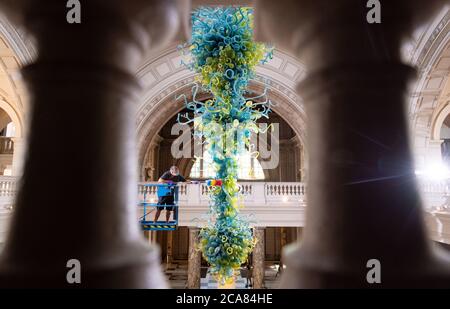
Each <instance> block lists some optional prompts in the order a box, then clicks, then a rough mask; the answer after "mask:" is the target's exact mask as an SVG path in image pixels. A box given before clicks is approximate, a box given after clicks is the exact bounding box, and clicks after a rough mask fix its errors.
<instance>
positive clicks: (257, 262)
mask: <svg viewBox="0 0 450 309" xmlns="http://www.w3.org/2000/svg"><path fill="white" fill-rule="evenodd" d="M264 232H265V228H264V227H255V231H254V233H255V237H256V239H257V243H256V246H255V248H254V249H253V288H254V289H262V288H264V273H265V242H264V236H265V234H264Z"/></svg>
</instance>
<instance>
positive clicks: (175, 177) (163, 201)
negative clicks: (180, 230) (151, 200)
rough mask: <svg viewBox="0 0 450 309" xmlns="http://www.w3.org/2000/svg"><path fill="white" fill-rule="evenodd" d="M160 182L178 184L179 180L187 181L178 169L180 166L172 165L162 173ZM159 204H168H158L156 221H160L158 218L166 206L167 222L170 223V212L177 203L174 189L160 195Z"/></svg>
mask: <svg viewBox="0 0 450 309" xmlns="http://www.w3.org/2000/svg"><path fill="white" fill-rule="evenodd" d="M158 182H159V183H166V184H176V183H177V182H186V179H184V177H183V176H181V175H180V170H179V169H178V167H176V166H172V167H171V168H170V170H168V171H167V172H165V173H164V174H162V176H161V177H160V178H159V179H158ZM158 205H166V206H157V210H156V214H155V219H154V221H155V222H156V221H158V218H159V216H160V215H161V211H162V210H163V209H164V208H166V222H167V223H169V219H170V213H171V211H173V210H174V209H173V208H174V206H173V205H175V200H174V191H173V190H170V191H169V193H168V194H167V195H165V196H159V197H158Z"/></svg>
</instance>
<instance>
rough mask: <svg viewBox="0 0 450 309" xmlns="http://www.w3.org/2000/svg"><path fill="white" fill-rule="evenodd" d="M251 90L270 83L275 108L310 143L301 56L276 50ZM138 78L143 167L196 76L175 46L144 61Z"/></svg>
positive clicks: (187, 93)
mask: <svg viewBox="0 0 450 309" xmlns="http://www.w3.org/2000/svg"><path fill="white" fill-rule="evenodd" d="M256 73H257V74H256V78H255V79H254V80H253V81H252V82H251V83H250V87H249V88H250V90H251V91H254V92H256V93H261V92H262V91H263V89H264V88H265V85H267V88H268V90H269V93H270V95H269V97H270V99H271V100H272V101H274V102H279V104H277V106H275V107H274V108H273V110H274V111H275V112H276V113H277V114H278V115H280V116H281V117H282V118H283V119H284V120H285V121H286V122H287V123H288V124H289V125H290V126H291V128H292V129H293V130H294V131H295V133H296V135H297V136H298V138H299V140H300V143H301V144H302V145H305V144H306V115H305V111H304V107H303V103H302V99H301V98H300V97H299V96H298V95H297V93H296V90H295V88H296V85H297V83H298V82H299V81H300V80H301V79H302V78H303V77H304V75H305V74H306V68H305V66H304V65H303V64H301V63H300V62H299V61H298V60H297V59H295V58H293V57H291V56H290V55H288V54H287V53H285V52H283V51H275V53H274V59H273V60H272V61H271V62H269V63H268V64H266V65H262V66H258V68H257V70H256ZM137 75H138V78H139V79H140V80H141V82H142V83H143V85H144V87H145V90H144V95H143V100H142V103H141V105H140V106H139V109H138V114H137V122H136V126H137V139H138V154H139V157H138V158H139V166H140V169H142V167H143V164H144V162H145V161H146V158H145V156H146V154H147V153H148V150H149V147H150V145H151V144H152V139H154V138H155V137H156V135H157V133H158V132H159V131H160V129H161V128H162V127H163V126H164V124H165V122H166V120H167V119H170V117H172V116H173V115H175V114H176V113H178V112H179V111H180V110H182V109H183V102H182V100H179V101H178V102H175V97H177V96H179V95H181V94H185V95H187V96H188V97H189V96H190V94H191V88H192V86H193V85H194V77H195V75H194V74H193V73H192V72H190V71H188V70H186V69H185V68H184V67H182V66H181V56H180V53H179V51H178V50H177V49H176V48H175V47H174V46H172V47H170V48H168V49H167V50H166V51H163V52H161V53H160V54H159V56H157V57H156V58H154V59H150V60H148V61H146V62H145V63H144V65H143V66H142V68H141V69H140V70H139V72H138V74H137Z"/></svg>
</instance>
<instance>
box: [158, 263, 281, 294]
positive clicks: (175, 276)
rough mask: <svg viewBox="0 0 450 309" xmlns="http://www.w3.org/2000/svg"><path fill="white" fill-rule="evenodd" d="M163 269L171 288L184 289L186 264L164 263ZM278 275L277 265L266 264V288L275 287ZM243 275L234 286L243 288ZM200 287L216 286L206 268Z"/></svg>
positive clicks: (209, 287) (244, 281)
mask: <svg viewBox="0 0 450 309" xmlns="http://www.w3.org/2000/svg"><path fill="white" fill-rule="evenodd" d="M163 267H164V269H165V274H166V276H167V278H168V280H169V284H170V287H171V288H173V289H184V288H186V282H187V264H181V263H175V264H171V265H170V267H167V265H166V264H164V265H163ZM279 279H280V276H279V275H277V267H276V265H273V264H266V270H265V276H264V281H265V287H266V288H267V289H274V288H277V286H278V283H279ZM245 283H246V280H245V277H239V278H238V279H237V281H236V288H238V289H245ZM201 288H202V289H211V288H217V284H215V283H214V282H213V280H212V279H210V278H209V275H207V274H206V269H203V271H202V276H201Z"/></svg>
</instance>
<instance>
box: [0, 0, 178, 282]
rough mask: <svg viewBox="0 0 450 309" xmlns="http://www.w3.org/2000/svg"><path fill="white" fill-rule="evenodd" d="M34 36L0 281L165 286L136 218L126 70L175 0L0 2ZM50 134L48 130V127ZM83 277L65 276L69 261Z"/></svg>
mask: <svg viewBox="0 0 450 309" xmlns="http://www.w3.org/2000/svg"><path fill="white" fill-rule="evenodd" d="M0 9H2V11H4V12H5V11H6V12H7V13H9V16H10V17H11V19H12V21H13V22H15V23H16V24H21V25H22V26H23V27H24V28H25V29H26V30H27V31H29V32H30V34H31V35H32V36H33V37H34V39H35V41H36V45H37V48H38V51H39V53H38V54H39V55H38V57H37V59H36V61H35V62H34V63H32V64H30V65H28V66H26V67H25V68H23V69H22V73H23V75H24V77H25V80H26V82H27V86H28V89H29V92H30V99H31V102H30V106H32V111H31V117H30V118H31V124H30V129H29V130H27V131H28V132H29V138H28V140H27V155H26V159H25V167H24V174H23V179H22V182H21V186H20V189H19V193H18V196H17V202H16V206H15V212H14V217H13V221H12V225H11V229H10V233H9V237H8V240H7V243H6V246H5V248H4V250H3V252H2V255H1V260H0V286H2V287H5V286H6V287H103V288H107V287H113V288H156V287H166V286H167V285H166V283H165V279H164V277H163V275H162V272H161V269H160V261H159V256H158V253H157V249H155V248H153V247H152V248H150V247H149V246H148V245H146V244H145V242H144V240H143V237H142V233H141V231H140V230H139V227H138V224H137V217H136V203H137V185H136V183H137V173H136V171H137V164H136V160H135V158H136V156H135V149H136V145H135V140H134V139H135V125H134V124H135V116H136V111H135V108H136V104H137V99H138V94H139V90H140V89H139V83H138V82H137V80H136V78H135V72H136V70H137V67H138V65H139V64H140V63H141V61H142V59H143V56H144V54H145V51H146V49H148V48H149V47H150V43H151V44H152V46H157V45H159V44H160V43H163V42H164V41H165V40H166V39H167V38H170V37H171V36H172V35H173V34H174V33H175V32H176V31H177V21H178V17H177V11H176V6H175V3H174V1H166V0H164V1H162V0H161V1H156V0H154V1H149V0H130V1H117V0H113V1H103V0H90V1H82V6H81V13H82V17H81V24H69V23H68V22H67V21H66V15H67V12H68V9H67V8H66V6H65V1H63V3H61V1H59V0H49V1H44V2H42V1H39V0H28V1H2V3H1V5H0ZM49 137H51V138H49ZM70 259H77V260H79V262H80V264H81V284H69V283H68V282H67V281H66V275H67V272H68V271H69V270H70V269H69V268H67V261H68V260H70Z"/></svg>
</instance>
